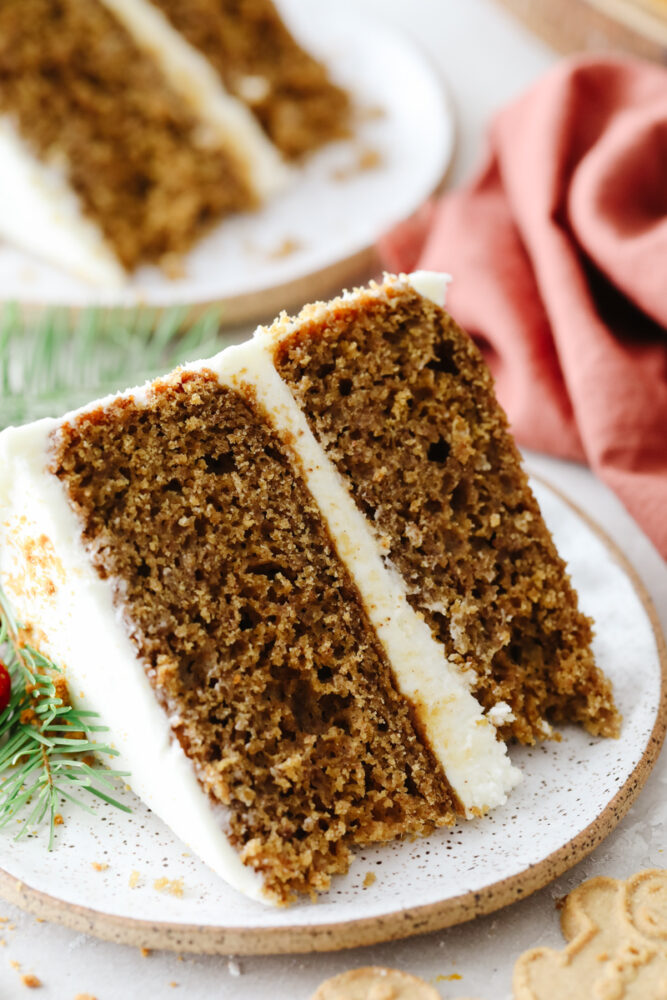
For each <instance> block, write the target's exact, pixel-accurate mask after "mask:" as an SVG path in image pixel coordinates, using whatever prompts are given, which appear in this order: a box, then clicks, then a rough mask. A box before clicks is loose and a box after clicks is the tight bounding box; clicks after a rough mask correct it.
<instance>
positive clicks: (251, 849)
mask: <svg viewBox="0 0 667 1000" xmlns="http://www.w3.org/2000/svg"><path fill="white" fill-rule="evenodd" d="M53 449H54V450H53V465H52V471H53V472H55V474H56V475H57V476H58V477H59V478H60V479H61V481H62V482H63V484H64V486H65V488H66V491H67V494H68V496H69V499H70V502H71V504H72V506H73V508H74V510H75V512H76V513H77V515H78V517H79V519H80V521H81V523H82V527H83V540H84V544H85V545H86V546H87V548H88V550H89V553H90V556H91V559H92V562H93V565H94V566H95V568H96V569H97V572H98V573H99V574H100V576H101V577H103V578H109V579H110V580H111V582H112V586H113V590H114V594H115V602H116V604H117V606H118V607H119V609H121V610H122V614H123V618H124V620H125V622H126V624H127V628H128V631H129V634H130V636H131V638H132V640H133V642H134V644H135V646H136V648H137V651H138V653H139V655H140V657H141V659H142V661H143V663H144V665H145V669H146V672H147V675H148V677H149V679H150V683H151V684H152V686H153V688H154V690H155V693H156V695H157V697H158V699H159V700H160V702H161V703H162V704H163V706H164V708H165V710H166V711H167V712H168V713H169V716H170V719H171V720H172V727H173V730H174V733H175V736H176V737H177V738H178V740H179V741H180V743H181V745H182V747H183V749H184V750H185V753H186V754H187V755H188V757H190V759H191V760H192V761H193V763H194V765H195V768H196V772H197V775H198V777H199V780H200V782H201V783H202V785H203V787H204V788H205V789H206V791H207V792H208V793H209V795H210V797H211V799H212V801H213V803H215V804H217V805H218V806H221V807H223V808H224V810H225V815H226V820H225V823H226V825H227V828H228V832H229V834H230V837H231V840H232V843H234V844H235V845H236V846H237V847H238V849H239V850H240V852H241V856H242V858H243V860H244V861H245V863H246V864H248V865H250V866H252V867H253V868H254V869H255V870H257V871H258V872H261V873H262V875H263V877H264V879H265V884H266V886H267V888H268V889H269V891H270V893H272V894H273V896H274V898H276V899H277V900H278V901H280V902H286V901H288V900H289V899H290V898H291V897H292V896H293V895H294V894H295V893H298V892H311V893H312V892H314V891H316V890H321V889H325V888H327V887H328V885H329V879H330V876H331V874H333V873H335V872H341V871H345V870H346V868H347V865H348V861H349V851H350V846H351V845H352V844H355V843H356V844H362V843H368V842H373V841H382V840H386V839H390V838H394V837H396V836H399V835H401V834H405V833H425V832H428V831H430V830H432V829H433V828H434V827H436V826H442V825H444V824H450V823H451V822H453V820H454V811H455V810H454V802H453V799H452V796H451V793H450V791H449V789H448V786H447V783H446V780H445V778H444V775H443V773H442V769H441V768H440V766H439V764H438V763H437V761H436V760H435V757H434V756H433V754H432V753H431V751H430V749H429V748H428V746H427V745H426V743H425V742H424V740H423V739H422V738H421V737H420V735H419V733H418V732H417V731H416V729H415V724H414V721H413V718H412V713H411V710H410V706H409V704H408V703H407V702H406V700H405V699H403V698H402V697H401V696H400V695H399V694H398V692H397V691H396V689H395V686H394V685H395V682H394V678H393V674H392V671H391V669H390V667H389V665H388V663H387V661H386V658H385V655H384V653H383V651H382V649H381V647H380V645H379V643H378V641H377V638H376V636H375V634H374V632H373V630H372V628H371V626H370V624H369V622H368V620H367V617H366V614H365V612H364V609H363V606H362V604H361V601H360V598H359V595H358V593H357V591H356V588H355V587H354V585H353V583H352V581H351V579H350V577H349V575H348V573H347V571H346V569H345V568H344V566H343V564H342V563H341V562H340V560H339V559H338V557H337V555H336V552H335V550H334V546H333V544H332V541H331V539H330V537H329V535H328V533H327V531H326V528H325V526H324V524H323V522H322V518H321V515H320V513H319V510H318V508H317V507H316V506H315V503H314V501H313V499H312V497H311V496H310V494H309V492H308V491H307V489H306V487H305V484H304V482H303V480H302V479H301V478H300V476H299V475H297V474H295V472H294V468H293V466H292V465H291V464H290V458H289V456H288V452H287V450H286V446H285V445H283V444H282V443H281V442H280V441H279V440H278V439H277V438H276V436H275V435H273V434H272V433H271V432H270V430H269V428H268V425H267V423H266V420H265V418H264V416H263V415H262V412H261V411H260V409H259V408H258V406H257V404H256V403H255V402H254V400H253V397H252V395H251V394H250V392H248V394H247V395H246V396H245V397H244V398H242V397H241V396H240V395H239V394H238V393H236V392H235V391H233V390H231V389H228V388H225V387H223V386H221V385H220V384H219V382H218V381H217V379H216V377H215V376H214V375H213V374H212V373H210V372H209V373H207V372H206V371H203V372H198V373H197V374H194V373H181V374H180V375H178V374H177V375H176V376H174V377H173V378H172V379H171V380H167V381H164V382H158V383H154V384H153V387H152V388H151V389H150V390H149V396H148V401H147V403H146V405H145V406H141V405H138V404H137V403H136V402H135V401H134V399H132V398H131V397H130V398H123V399H120V400H117V401H116V402H114V403H112V404H110V405H109V406H108V407H106V408H100V409H98V410H95V411H92V412H87V413H85V414H83V415H80V416H78V417H77V418H75V419H74V420H73V421H72V422H71V423H69V424H65V425H64V426H63V428H62V429H61V430H60V431H59V432H58V434H57V436H56V437H55V439H54V442H53ZM292 461H294V460H293V459H292Z"/></svg>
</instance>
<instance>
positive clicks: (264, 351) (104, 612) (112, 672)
mask: <svg viewBox="0 0 667 1000" xmlns="http://www.w3.org/2000/svg"><path fill="white" fill-rule="evenodd" d="M390 280H391V281H398V282H410V283H411V284H412V286H413V287H415V288H416V289H417V290H418V291H419V292H420V294H424V295H427V296H428V297H429V298H433V299H434V300H435V301H437V302H438V304H442V301H443V297H444V291H445V288H446V279H445V278H444V277H443V276H435V275H432V276H426V275H424V274H423V273H422V274H421V275H419V276H417V277H415V278H413V277H412V276H401V277H400V278H398V279H387V281H390ZM387 287H388V286H387V284H386V283H385V285H374V286H373V287H372V289H371V291H370V292H369V291H363V292H352V293H347V294H346V296H345V298H346V300H348V301H349V300H350V299H353V298H354V296H356V295H362V294H363V295H368V294H370V295H383V294H385V291H386V288H387ZM326 309H327V306H326V305H325V304H322V303H320V304H316V305H315V306H312V307H310V310H311V311H310V313H309V315H315V314H317V315H319V314H320V313H321V314H322V315H324V314H325V312H326ZM298 323H299V320H298V319H296V320H294V321H289V320H288V319H287V317H283V318H282V319H281V320H280V321H279V322H278V324H277V325H275V326H274V327H273V328H271V329H270V330H267V329H264V328H259V329H258V330H257V331H256V334H255V336H254V338H253V339H252V340H250V341H248V342H246V343H245V344H242V345H240V346H236V347H231V348H228V349H227V350H225V351H223V352H221V353H220V354H218V355H216V356H215V357H214V358H211V359H208V360H205V361H197V362H193V363H192V364H190V365H187V366H186V369H187V370H190V371H197V370H202V369H206V370H207V371H212V372H214V373H215V375H216V376H217V378H218V380H219V381H220V383H221V384H224V385H227V386H231V387H232V388H241V389H242V388H245V387H248V386H251V387H252V388H253V390H254V392H255V394H256V396H257V399H258V401H259V403H260V404H261V405H262V407H263V408H264V410H265V411H266V413H267V415H268V419H269V422H270V424H271V425H272V427H273V429H274V431H275V432H276V433H277V434H278V435H279V436H281V437H282V438H283V440H284V441H285V442H286V443H287V444H288V446H289V447H290V448H291V450H292V452H293V455H294V457H295V464H296V465H297V466H298V467H299V470H300V471H301V472H302V474H303V476H304V479H305V482H306V485H307V487H308V489H309V490H310V492H311V494H312V496H313V497H314V499H315V501H316V503H317V505H318V507H319V509H320V511H321V514H322V516H323V518H324V519H325V521H326V523H327V526H328V529H329V531H330V533H331V536H332V538H333V540H334V544H335V546H336V549H337V551H338V554H339V556H340V558H341V559H342V561H343V562H344V563H345V564H346V566H347V569H348V571H349V572H350V574H351V576H352V578H353V580H354V582H355V584H356V586H357V588H358V591H359V593H360V595H361V599H362V601H363V603H364V606H365V609H366V611H367V613H368V615H369V618H370V620H371V622H372V624H373V626H374V627H375V629H376V631H377V634H378V638H379V640H380V642H381V643H382V645H383V646H384V649H385V651H386V653H387V656H388V659H389V662H390V664H391V666H392V669H393V671H394V675H395V677H396V681H397V685H398V687H399V690H400V691H401V692H402V693H403V694H404V696H405V697H406V698H408V699H409V700H410V701H411V702H412V704H413V705H414V708H415V711H416V712H417V714H418V716H419V718H420V721H421V723H422V725H423V728H424V731H425V733H426V737H427V739H428V742H429V744H430V746H431V748H432V749H433V752H434V754H435V756H436V757H437V759H438V760H439V761H440V763H441V765H442V767H443V769H444V771H445V773H446V776H447V780H448V781H449V783H450V785H451V787H452V788H453V791H454V792H455V794H456V796H457V798H458V799H459V801H460V803H461V805H462V806H463V808H464V810H465V813H466V815H467V816H469V817H472V816H475V815H478V814H479V813H481V812H484V811H486V810H487V809H489V808H492V807H494V806H497V805H500V804H502V803H503V802H504V801H505V800H506V796H507V794H508V792H509V791H510V790H511V788H512V787H513V786H514V785H515V784H516V783H517V781H518V780H519V777H520V775H519V772H518V771H517V770H516V768H514V767H513V766H512V764H511V762H510V760H509V757H508V755H507V749H506V747H505V745H504V744H503V743H502V742H501V741H500V740H499V739H498V738H497V735H496V729H495V725H494V722H497V723H500V722H502V720H503V719H504V712H503V708H502V706H497V707H498V711H497V712H496V713H495V715H494V713H493V712H490V713H488V714H487V715H485V714H484V712H483V710H482V708H481V706H480V704H479V703H478V702H477V700H476V699H475V698H474V696H473V695H472V693H471V692H470V689H469V685H468V682H467V679H466V676H465V674H464V673H463V672H461V671H460V669H459V668H458V667H457V666H456V664H454V663H452V662H450V661H449V660H448V659H447V656H446V654H445V650H444V647H443V646H442V645H441V644H440V643H439V642H438V641H436V640H435V639H434V637H433V636H432V634H431V632H430V629H429V628H428V626H427V625H426V623H425V622H424V620H423V619H422V618H421V617H420V616H419V615H418V614H417V613H416V612H415V611H414V610H413V609H412V608H411V606H410V604H409V602H408V600H407V593H406V588H405V584H404V581H403V580H402V578H401V577H400V576H399V575H398V573H397V572H396V571H395V570H394V569H393V568H392V567H391V565H389V564H387V563H386V561H385V558H384V555H383V551H382V547H381V545H380V543H379V541H378V539H377V538H376V536H375V534H374V532H373V530H372V528H371V526H370V525H369V524H368V522H367V521H366V519H365V518H364V516H363V515H362V514H361V512H360V511H359V510H358V508H357V507H356V504H355V502H354V500H353V498H352V497H351V495H350V493H349V491H348V488H347V486H346V485H345V483H344V482H343V480H342V478H341V476H340V475H339V473H338V471H337V470H336V469H335V467H334V465H333V464H332V463H331V462H330V460H329V459H328V458H327V457H326V455H325V454H324V452H323V450H322V448H321V446H320V445H319V444H318V443H317V441H316V439H315V437H314V435H313V434H312V432H311V430H310V429H309V427H308V424H307V422H306V419H305V416H304V415H303V413H302V412H301V410H300V408H299V407H298V405H297V403H296V401H295V400H294V398H293V396H292V394H291V392H290V390H289V388H288V386H287V385H286V383H285V382H283V380H282V379H281V378H280V376H279V375H278V372H277V371H276V369H275V367H274V365H273V360H272V358H273V351H274V349H275V344H276V342H277V340H279V339H280V337H282V336H286V335H289V333H290V332H291V331H292V330H293V329H294V328H295V326H296V325H297V324H298ZM174 377H178V372H177V373H176V374H175V376H174ZM146 389H147V387H146V386H144V387H141V388H138V389H132V390H128V391H127V392H125V393H121V394H118V395H117V396H111V397H107V398H106V399H104V400H99V401H97V402H95V403H93V404H90V405H89V406H86V407H83V408H82V409H81V410H78V411H76V412H75V413H72V414H68V415H67V416H66V417H64V418H62V420H50V419H49V420H41V421H39V422H37V423H34V424H30V425H27V426H25V427H22V428H18V429H14V428H9V429H8V430H6V431H4V432H3V433H2V434H0V464H1V465H2V468H3V477H2V480H1V481H0V582H2V586H3V587H4V588H5V590H6V592H7V595H8V597H9V599H10V601H11V602H12V604H13V606H14V608H15V611H16V614H17V616H18V617H19V619H20V620H22V621H23V622H24V623H25V624H34V625H35V626H36V627H37V628H38V629H39V632H40V635H41V634H43V635H44V637H45V639H44V645H45V647H46V649H47V651H48V652H49V654H50V655H51V656H52V657H53V658H54V659H55V660H56V661H57V662H59V663H61V664H62V665H63V667H64V670H65V676H66V677H67V680H68V683H69V687H70V691H71V695H72V700H73V701H74V703H75V704H79V705H81V706H85V707H87V708H91V709H93V710H94V711H97V712H99V713H100V715H101V716H102V720H103V721H104V723H105V724H106V725H108V726H109V728H110V730H111V734H110V736H111V739H112V741H113V743H114V745H115V747H116V749H117V750H118V751H119V753H120V760H119V763H118V766H120V767H122V768H123V769H126V770H129V771H130V772H131V777H130V779H129V781H130V784H131V785H132V787H133V789H134V790H135V791H136V792H137V794H138V795H140V796H141V798H143V799H144V801H145V802H146V803H147V804H148V805H149V806H150V808H151V809H153V811H154V812H155V813H156V814H157V815H158V816H160V817H161V818H162V819H163V820H164V821H165V822H166V823H167V824H168V825H169V826H170V827H171V828H172V829H173V830H174V832H175V833H176V834H177V835H178V836H179V837H181V838H182V839H183V840H184V841H185V842H186V843H187V844H189V846H190V847H191V848H192V850H193V851H194V852H195V853H197V854H199V855H200V856H201V857H202V858H203V859H204V860H205V861H206V862H207V863H208V864H209V865H210V866H211V868H213V869H214V870H215V871H216V872H217V873H218V874H220V875H221V876H222V877H223V878H224V879H226V880H227V881H228V882H229V883H230V884H231V885H233V886H234V887H235V888H237V889H239V890H240V891H241V892H244V893H245V894H247V895H249V896H252V897H253V898H255V899H261V898H262V891H261V881H260V879H259V877H258V876H257V875H256V874H255V873H254V872H253V871H252V870H251V869H250V868H248V867H246V866H244V865H243V864H242V862H241V861H240V859H239V855H238V854H237V852H236V850H235V849H234V848H232V846H231V845H230V843H229V841H228V840H227V837H226V834H225V831H224V816H221V814H220V813H219V812H218V810H217V809H214V808H212V806H211V802H210V800H209V798H208V796H207V795H206V794H205V793H204V791H203V789H202V787H201V785H200V783H199V781H198V779H197V776H196V774H195V771H194V768H193V766H192V765H191V763H190V762H189V760H188V759H187V757H186V756H185V754H184V752H183V750H182V749H181V747H180V745H179V744H178V741H177V740H176V739H175V737H174V736H173V735H172V733H171V723H170V719H169V717H168V715H167V713H166V712H165V711H164V710H163V709H162V708H161V707H160V706H159V704H158V702H157V700H156V698H155V696H154V694H153V691H152V688H151V686H150V683H149V681H148V679H147V677H146V673H145V668H144V666H143V664H142V662H141V661H140V660H139V658H138V656H137V654H136V651H135V649H134V647H133V645H132V643H131V642H130V640H129V638H128V631H127V629H126V626H125V624H124V622H123V618H122V610H121V609H119V608H115V607H114V604H113V600H112V584H111V582H110V581H109V580H102V579H100V578H99V576H98V575H97V573H96V571H95V570H94V569H93V567H92V564H91V563H90V560H89V557H88V555H87V553H86V551H85V549H84V546H83V543H82V541H81V537H80V535H81V526H80V524H79V523H78V521H77V519H76V516H75V514H74V513H73V511H72V509H71V508H70V506H69V502H68V500H67V497H66V494H65V487H64V486H63V485H62V484H61V483H60V481H59V480H58V479H57V478H56V477H55V476H54V475H53V474H52V473H50V472H49V471H48V461H49V447H50V445H49V442H50V436H51V434H52V433H53V432H54V431H55V430H57V428H58V427H59V426H61V425H62V424H63V423H64V422H68V421H69V420H71V419H72V418H73V417H75V416H76V415H77V414H78V413H82V412H85V411H87V410H89V409H97V408H99V407H100V406H102V407H104V406H108V405H109V403H111V402H112V401H113V400H114V399H118V398H122V397H133V398H134V400H135V403H136V404H137V405H143V404H144V403H145V401H146V398H147V397H146ZM31 552H32V553H33V554H34V553H35V552H38V553H39V559H35V558H31ZM40 641H41V640H40ZM91 650H94V651H95V655H94V656H93V657H91ZM110 676H113V677H114V683H113V684H109V683H108V679H109V677H110Z"/></svg>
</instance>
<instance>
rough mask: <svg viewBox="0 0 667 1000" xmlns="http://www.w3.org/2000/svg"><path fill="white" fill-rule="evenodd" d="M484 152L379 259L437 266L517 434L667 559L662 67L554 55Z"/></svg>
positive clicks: (666, 82)
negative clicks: (625, 517) (455, 187)
mask: <svg viewBox="0 0 667 1000" xmlns="http://www.w3.org/2000/svg"><path fill="white" fill-rule="evenodd" d="M489 145H490V148H489V152H488V156H487V158H486V161H485V163H484V165H483V166H482V169H481V170H480V171H479V173H478V174H477V176H476V177H475V178H474V179H473V181H472V182H471V183H470V184H469V185H468V186H467V187H465V188H463V189H462V190H459V191H456V192H454V193H452V194H448V195H446V196H445V197H444V198H443V199H442V200H440V201H438V202H435V203H433V204H431V205H430V206H428V207H427V208H426V209H425V210H424V211H423V212H422V213H421V215H420V216H419V217H418V218H416V219H413V220H412V221H411V222H410V223H409V224H406V226H404V227H402V228H399V229H398V230H396V231H394V232H393V233H390V234H389V235H388V236H387V237H385V238H384V239H383V240H382V241H381V242H380V245H379V251H380V256H381V258H382V260H383V263H384V264H385V266H386V267H387V268H388V269H389V270H392V271H395V270H399V271H401V270H404V271H407V270H410V269H413V268H414V267H422V268H428V269H433V270H444V271H449V272H451V274H452V275H453V276H454V282H453V283H452V285H451V287H450V291H449V294H448V308H449V309H450V310H451V312H452V314H453V315H454V316H455V317H456V319H457V320H458V321H459V322H460V323H461V325H462V326H464V327H465V328H466V329H467V330H468V331H469V332H470V333H471V334H472V335H473V336H474V337H475V339H476V340H477V341H478V343H480V345H481V347H482V350H483V351H484V352H485V354H486V357H487V360H488V362H489V364H490V366H491V370H492V371H493V374H494V376H495V378H496V383H497V391H498V396H499V398H500V400H501V402H502V404H503V406H504V407H505V409H506V410H507V413H508V415H509V418H510V422H511V424H512V429H513V431H514V433H515V434H516V436H517V438H518V439H519V441H520V442H521V443H522V444H524V445H526V446H528V447H530V448H535V449H537V450H540V451H546V452H550V453H552V454H554V455H558V456H561V457H564V458H572V459H578V460H580V461H582V460H583V461H586V462H588V463H589V464H590V466H591V467H592V468H593V469H594V470H595V472H596V473H598V474H599V476H600V477H601V478H602V479H603V480H604V481H605V482H606V483H608V485H609V486H611V488H612V489H613V490H615V491H616V493H617V495H618V496H619V497H620V499H621V500H622V501H623V503H624V504H625V506H626V507H627V508H628V510H629V511H630V513H631V514H632V515H633V516H634V517H635V518H636V520H637V521H638V522H639V523H640V524H641V525H642V527H643V528H644V530H645V531H646V533H647V534H648V535H649V536H650V537H651V538H652V539H653V541H654V543H655V544H656V545H657V547H658V549H659V551H660V552H661V553H662V555H663V556H664V557H667V70H666V69H664V68H661V67H660V66H657V65H650V64H646V63H642V62H639V61H637V60H632V59H625V58H607V57H605V58H591V57H587V58H583V59H582V58H578V59H574V60H567V61H565V62H563V63H561V64H559V65H558V66H557V67H556V68H555V70H553V71H551V72H550V73H548V74H547V75H546V76H545V77H544V78H542V79H541V80H540V81H539V82H538V83H537V85H535V86H534V87H533V88H532V89H531V90H530V91H529V92H528V93H527V94H525V95H524V96H523V97H521V98H520V99H519V100H517V101H515V102H514V103H513V104H511V105H510V106H509V107H507V108H505V109H504V110H503V111H501V112H500V113H499V114H498V115H497V117H496V118H495V119H494V121H493V122H492V125H491V129H490V143H489Z"/></svg>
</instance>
